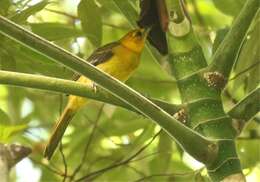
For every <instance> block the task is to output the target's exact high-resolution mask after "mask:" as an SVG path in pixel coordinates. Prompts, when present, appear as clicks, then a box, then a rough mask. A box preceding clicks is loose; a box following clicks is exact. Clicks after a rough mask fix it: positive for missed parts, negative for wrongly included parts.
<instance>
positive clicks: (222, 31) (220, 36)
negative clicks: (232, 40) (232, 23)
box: [212, 28, 229, 54]
mask: <svg viewBox="0 0 260 182" xmlns="http://www.w3.org/2000/svg"><path fill="white" fill-rule="evenodd" d="M228 31H229V28H223V29H220V30H218V31H217V35H216V38H215V40H214V43H213V47H212V54H214V53H215V52H216V50H217V48H218V46H219V45H220V44H221V42H222V41H223V40H224V38H225V36H226V35H227V33H228Z"/></svg>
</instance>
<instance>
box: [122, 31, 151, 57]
mask: <svg viewBox="0 0 260 182" xmlns="http://www.w3.org/2000/svg"><path fill="white" fill-rule="evenodd" d="M149 31H150V28H146V29H144V28H139V29H135V30H132V31H130V32H128V33H127V34H126V35H125V36H124V37H123V38H121V39H120V42H121V44H123V46H125V47H127V48H128V49H130V50H132V51H134V52H137V53H141V52H142V50H143V48H144V44H145V40H146V37H147V35H148V33H149Z"/></svg>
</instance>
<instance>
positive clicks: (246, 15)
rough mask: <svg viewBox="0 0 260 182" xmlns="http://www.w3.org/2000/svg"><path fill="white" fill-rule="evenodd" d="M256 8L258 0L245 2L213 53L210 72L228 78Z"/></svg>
mask: <svg viewBox="0 0 260 182" xmlns="http://www.w3.org/2000/svg"><path fill="white" fill-rule="evenodd" d="M258 8H259V1H258V0H248V1H247V2H246V4H245V5H244V7H243V9H242V10H241V12H240V14H239V15H238V17H237V18H236V20H235V21H234V23H233V25H232V28H231V29H230V31H229V32H228V34H227V35H226V37H225V39H224V40H223V42H222V43H221V44H220V45H219V47H218V49H217V51H216V52H215V54H214V56H213V58H212V59H213V60H212V63H211V65H210V66H209V70H210V71H217V72H220V73H222V74H223V76H224V77H225V78H228V76H229V74H230V71H231V69H232V66H233V64H234V62H235V60H236V56H237V52H238V51H239V49H240V45H241V43H242V41H243V39H244V37H245V35H246V33H247V30H248V28H249V26H250V24H251V22H252V19H253V18H254V16H255V14H256V12H257V10H258Z"/></svg>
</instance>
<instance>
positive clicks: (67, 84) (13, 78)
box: [0, 70, 180, 115]
mask: <svg viewBox="0 0 260 182" xmlns="http://www.w3.org/2000/svg"><path fill="white" fill-rule="evenodd" d="M0 84H6V85H12V86H19V87H28V88H36V89H41V90H48V91H54V92H61V93H66V94H71V95H77V96H81V97H86V98H91V99H94V100H97V101H101V102H105V103H109V104H113V105H116V106H120V107H123V108H126V109H128V110H131V111H134V112H137V113H140V112H138V111H137V110H136V109H135V108H133V107H132V106H130V105H129V104H127V103H125V102H123V101H122V100H120V99H118V98H117V97H115V96H114V95H112V94H111V93H109V92H107V91H106V90H104V89H102V88H101V87H98V88H97V90H94V89H92V88H91V87H88V86H87V85H85V84H82V83H79V82H75V81H71V80H64V79H59V78H52V77H47V76H40V75H32V74H25V73H17V72H10V71H1V70H0ZM149 100H151V101H152V102H153V103H155V104H157V105H158V106H160V107H161V108H162V109H164V110H165V111H166V112H168V113H169V114H171V115H173V114H175V113H176V112H178V110H179V109H180V106H177V105H174V104H170V103H167V102H164V101H161V100H158V99H152V98H149Z"/></svg>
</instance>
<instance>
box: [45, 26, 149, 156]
mask: <svg viewBox="0 0 260 182" xmlns="http://www.w3.org/2000/svg"><path fill="white" fill-rule="evenodd" d="M148 32H149V28H148V29H135V30H132V31H130V32H129V33H127V34H126V35H125V36H124V37H122V38H121V39H120V40H118V41H116V42H112V43H109V44H107V45H105V46H102V47H100V48H98V49H97V50H95V51H94V52H93V53H92V55H91V56H90V57H89V58H88V59H87V61H89V62H90V63H91V64H93V65H95V66H96V67H97V68H99V69H100V70H102V71H104V72H106V73H108V74H109V75H111V76H113V77H114V78H116V79H118V80H120V81H123V82H124V81H126V80H127V79H128V78H129V77H130V76H131V74H132V73H133V72H134V71H135V70H136V68H137V67H138V65H139V62H140V56H141V53H142V50H143V48H144V44H145V40H146V37H147V34H148ZM77 81H78V82H81V83H84V84H87V85H89V86H93V85H94V83H93V81H91V80H89V79H88V78H86V77H83V76H80V77H79V78H78V79H77ZM87 102H88V100H87V99H86V98H82V97H78V96H73V95H70V96H69V99H68V103H67V105H66V107H65V109H64V111H63V113H62V115H61V116H60V118H59V120H58V122H57V124H56V126H55V129H54V131H53V133H52V135H51V137H50V139H49V142H48V144H47V146H46V148H45V151H44V157H46V158H47V159H49V160H50V159H51V157H52V155H53V153H54V151H55V149H56V148H57V146H58V144H59V142H60V140H61V138H62V136H63V134H64V132H65V130H66V128H67V126H68V124H69V122H70V121H71V119H72V118H73V116H74V115H75V114H76V112H77V111H78V109H80V108H81V107H82V106H84V105H85V104H86V103H87Z"/></svg>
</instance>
